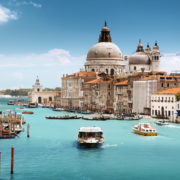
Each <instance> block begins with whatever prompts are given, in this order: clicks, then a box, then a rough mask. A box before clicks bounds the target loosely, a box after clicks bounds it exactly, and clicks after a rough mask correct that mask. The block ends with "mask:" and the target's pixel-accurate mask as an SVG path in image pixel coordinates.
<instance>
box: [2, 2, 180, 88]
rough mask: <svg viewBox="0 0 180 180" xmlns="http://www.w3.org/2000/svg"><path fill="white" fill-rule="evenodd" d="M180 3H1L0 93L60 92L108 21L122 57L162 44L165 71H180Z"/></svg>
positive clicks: (81, 64)
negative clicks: (38, 87)
mask: <svg viewBox="0 0 180 180" xmlns="http://www.w3.org/2000/svg"><path fill="white" fill-rule="evenodd" d="M179 8H180V1H179V0H151V1H145V0H129V1H128V0H111V1H109V0H91V1H90V0H0V41H1V43H0V76H1V77H4V78H1V79H0V88H1V89H3V88H19V87H31V86H32V83H34V81H35V78H36V76H37V75H39V77H40V80H41V82H42V84H43V85H44V86H45V87H57V86H60V77H61V76H62V74H67V73H72V72H75V71H78V70H79V69H80V68H81V67H82V66H83V63H84V62H85V58H86V53H87V52H88V50H89V48H90V47H91V46H92V45H93V44H94V43H96V42H97V40H98V36H99V32H100V30H101V28H102V26H103V24H104V21H105V20H106V21H107V23H108V26H109V27H110V29H111V35H112V39H113V42H115V43H116V44H117V45H118V46H119V47H120V49H121V51H122V53H123V54H124V55H130V54H131V53H133V52H134V51H135V49H136V45H137V43H138V40H139V39H142V42H143V44H144V45H146V44H147V42H149V44H150V45H151V46H152V45H153V44H154V42H155V40H157V41H158V43H159V45H160V49H161V52H162V54H163V55H164V56H163V57H162V63H161V67H162V70H167V71H171V70H177V69H179V70H180V65H179V64H180V63H179V61H180V56H179V52H180V35H179V32H180V23H179V19H180V11H179Z"/></svg>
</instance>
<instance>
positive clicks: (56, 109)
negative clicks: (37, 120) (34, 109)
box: [53, 108, 64, 111]
mask: <svg viewBox="0 0 180 180" xmlns="http://www.w3.org/2000/svg"><path fill="white" fill-rule="evenodd" d="M53 111H64V109H63V108H53Z"/></svg>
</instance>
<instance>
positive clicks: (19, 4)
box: [9, 0, 42, 8]
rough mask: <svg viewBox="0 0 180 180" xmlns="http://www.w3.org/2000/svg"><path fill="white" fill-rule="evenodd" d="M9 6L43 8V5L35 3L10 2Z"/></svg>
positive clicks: (15, 0) (14, 0)
mask: <svg viewBox="0 0 180 180" xmlns="http://www.w3.org/2000/svg"><path fill="white" fill-rule="evenodd" d="M9 4H13V5H15V6H26V5H27V6H28V5H30V6H33V7H35V8H41V7H42V4H39V3H35V2H34V1H18V0H10V2H9Z"/></svg>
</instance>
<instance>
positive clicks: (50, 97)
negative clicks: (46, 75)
mask: <svg viewBox="0 0 180 180" xmlns="http://www.w3.org/2000/svg"><path fill="white" fill-rule="evenodd" d="M57 95H58V92H57V91H43V86H42V85H41V84H40V81H39V78H38V77H37V79H36V82H35V84H34V85H33V87H32V90H31V91H30V92H29V94H28V96H29V101H30V102H31V103H37V104H46V105H47V104H48V105H50V104H53V103H54V98H55V96H57Z"/></svg>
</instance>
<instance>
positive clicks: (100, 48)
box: [87, 42, 122, 60]
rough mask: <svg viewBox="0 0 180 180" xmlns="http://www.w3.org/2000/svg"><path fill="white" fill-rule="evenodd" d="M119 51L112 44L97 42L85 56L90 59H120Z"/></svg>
mask: <svg viewBox="0 0 180 180" xmlns="http://www.w3.org/2000/svg"><path fill="white" fill-rule="evenodd" d="M121 57H122V53H121V50H120V49H119V48H118V46H117V45H115V44H114V43H112V42H99V43H97V44H95V45H94V46H93V47H92V48H91V49H90V50H89V52H88V54H87V60H90V59H121Z"/></svg>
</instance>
